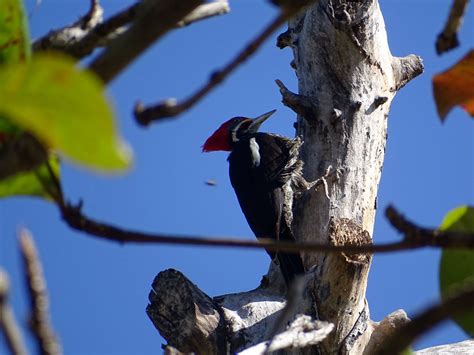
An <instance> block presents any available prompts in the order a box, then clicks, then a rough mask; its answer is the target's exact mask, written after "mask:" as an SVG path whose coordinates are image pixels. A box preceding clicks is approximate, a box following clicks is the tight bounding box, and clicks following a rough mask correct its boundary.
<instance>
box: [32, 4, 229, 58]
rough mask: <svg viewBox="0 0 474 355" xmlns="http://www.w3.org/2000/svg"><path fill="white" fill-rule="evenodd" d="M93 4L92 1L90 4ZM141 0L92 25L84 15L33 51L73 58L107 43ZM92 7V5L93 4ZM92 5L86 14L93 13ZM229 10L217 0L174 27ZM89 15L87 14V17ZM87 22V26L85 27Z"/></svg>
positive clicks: (131, 18) (120, 30)
mask: <svg viewBox="0 0 474 355" xmlns="http://www.w3.org/2000/svg"><path fill="white" fill-rule="evenodd" d="M93 4H94V3H93ZM141 6H142V2H137V3H135V4H134V5H132V6H130V7H129V8H127V9H124V10H122V11H120V12H118V13H116V14H115V15H113V16H112V17H110V18H109V19H107V20H106V21H104V22H102V14H101V17H100V20H98V21H95V22H94V25H93V26H91V22H90V21H85V19H86V18H87V15H86V16H84V17H83V18H82V19H80V20H79V21H77V22H76V23H74V24H72V25H71V26H67V27H64V28H61V29H58V30H55V31H51V32H49V33H48V34H47V35H45V36H43V37H41V38H39V39H38V40H36V41H35V42H34V43H33V50H35V51H43V50H49V49H54V50H60V51H62V52H64V53H67V54H69V55H71V56H73V57H75V58H78V59H81V58H84V57H85V56H87V55H89V54H91V53H92V51H93V50H94V49H96V48H98V47H103V46H106V45H107V44H108V43H110V42H111V40H113V39H114V38H116V37H117V36H118V35H119V34H121V33H123V32H124V31H125V26H127V25H128V24H130V23H131V22H133V21H134V20H135V18H136V16H137V14H138V13H139V11H140V8H141ZM92 8H93V7H92ZM92 8H91V10H90V11H89V13H88V14H90V13H93V12H92ZM229 11H230V8H229V4H228V2H227V1H226V0H217V1H214V2H211V3H207V4H203V5H200V6H198V7H197V8H196V9H195V10H194V11H192V12H191V13H190V14H189V15H188V16H186V17H185V18H184V19H182V20H181V21H179V22H178V23H177V24H176V25H175V27H182V26H187V25H189V24H191V23H193V22H196V21H200V20H204V19H207V18H209V17H212V16H217V15H222V14H225V13H227V12H229ZM89 17H90V16H89ZM84 24H87V26H84Z"/></svg>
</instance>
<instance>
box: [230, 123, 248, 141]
mask: <svg viewBox="0 0 474 355" xmlns="http://www.w3.org/2000/svg"><path fill="white" fill-rule="evenodd" d="M244 122H245V121H242V122H240V123H239V124H238V125H237V126H235V127H234V128H233V129H232V143H237V142H238V141H239V137H237V132H238V131H239V128H240V126H242V123H244Z"/></svg>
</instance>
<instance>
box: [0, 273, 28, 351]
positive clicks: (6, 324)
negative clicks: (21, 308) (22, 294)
mask: <svg viewBox="0 0 474 355" xmlns="http://www.w3.org/2000/svg"><path fill="white" fill-rule="evenodd" d="M9 288H10V283H9V280H8V276H7V273H6V272H4V271H3V270H2V269H1V268H0V331H1V332H3V334H4V336H5V342H6V344H7V348H8V349H9V350H10V353H11V354H12V355H26V354H27V351H26V347H25V342H24V340H23V336H22V334H21V331H20V328H19V327H18V324H17V321H16V319H15V316H14V315H13V312H12V309H11V307H10V305H9V304H8V290H9Z"/></svg>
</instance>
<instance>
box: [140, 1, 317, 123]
mask: <svg viewBox="0 0 474 355" xmlns="http://www.w3.org/2000/svg"><path fill="white" fill-rule="evenodd" d="M274 2H275V3H276V4H277V5H279V6H280V7H281V13H280V14H279V15H277V16H276V17H275V18H274V19H273V20H272V21H271V22H270V23H269V24H268V25H267V26H266V27H265V28H264V29H263V31H262V32H261V33H259V34H258V35H257V36H256V37H255V38H254V39H252V40H251V41H250V42H249V43H248V44H247V45H246V46H245V47H244V48H243V49H242V50H241V51H240V52H239V53H238V54H237V55H236V56H235V57H234V58H233V59H232V60H231V61H230V62H229V63H228V64H227V65H226V66H225V67H224V68H222V69H220V70H215V71H214V72H213V73H212V74H211V76H210V77H209V80H208V81H207V83H205V84H204V85H203V86H202V87H201V88H199V89H198V90H197V91H196V92H194V94H192V95H191V96H189V97H188V98H187V99H185V100H184V101H182V102H179V103H178V102H177V101H176V99H173V98H171V99H166V100H163V101H162V102H160V103H158V104H156V105H152V106H148V107H145V106H144V105H143V103H141V102H138V103H137V104H136V105H135V110H134V113H135V119H136V121H137V122H138V123H139V124H141V125H143V126H146V125H148V124H150V123H151V122H153V121H160V120H163V119H165V118H171V117H175V116H178V115H179V114H181V113H182V112H184V111H186V110H188V109H190V108H191V107H192V106H194V105H195V104H196V103H197V102H199V101H200V100H201V99H202V98H203V97H205V96H206V95H207V94H208V93H209V92H210V91H211V90H213V89H214V88H215V87H217V85H219V84H221V83H222V82H223V81H224V80H225V79H226V78H227V77H228V76H229V75H230V74H231V73H232V72H233V71H234V70H235V69H237V68H238V67H239V65H240V64H242V63H244V62H245V61H246V60H247V59H248V58H249V57H250V56H252V55H253V54H254V53H256V52H257V50H258V49H259V48H260V46H261V45H262V44H263V43H264V42H265V41H266V40H267V39H268V38H269V37H270V36H271V35H272V34H273V32H275V31H276V30H277V29H278V28H279V27H280V26H281V25H283V24H284V23H285V21H286V20H288V19H289V18H291V17H292V16H294V15H295V14H297V13H298V12H299V11H301V10H302V9H304V8H305V7H306V6H308V5H310V4H311V3H313V2H314V0H283V1H274Z"/></svg>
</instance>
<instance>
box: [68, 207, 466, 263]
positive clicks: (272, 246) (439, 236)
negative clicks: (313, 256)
mask: <svg viewBox="0 0 474 355" xmlns="http://www.w3.org/2000/svg"><path fill="white" fill-rule="evenodd" d="M60 209H61V213H62V218H63V220H64V221H65V222H66V223H67V224H68V225H69V226H70V227H71V228H73V229H76V230H78V231H82V232H85V233H87V234H88V235H90V236H95V237H99V238H102V239H107V240H110V241H115V242H119V243H139V244H174V245H199V246H211V247H233V248H250V249H267V250H273V251H284V252H288V253H299V252H301V251H304V252H307V253H310V252H326V253H341V252H344V253H350V254H371V253H388V252H394V251H402V250H414V249H419V248H423V247H439V248H440V247H442V248H455V249H458V248H470V249H472V248H474V238H472V237H470V236H469V235H466V234H463V233H454V234H451V233H446V232H438V231H433V233H434V235H435V241H433V240H430V239H429V237H428V236H429V234H426V235H425V234H421V237H420V236H419V235H418V234H416V237H411V236H410V237H407V238H405V239H404V240H401V241H399V242H393V243H387V244H378V245H373V244H362V245H361V244H357V245H356V244H345V245H333V244H324V243H314V242H282V241H275V240H272V239H259V240H258V241H257V240H245V239H235V238H231V237H209V236H185V235H172V234H151V233H142V232H138V231H130V230H125V229H121V228H119V227H116V226H113V225H109V224H105V223H102V222H99V221H95V220H93V219H90V218H89V217H87V216H85V215H84V214H83V213H82V211H81V209H82V203H80V204H79V205H77V206H73V205H71V204H68V203H62V204H60ZM389 209H391V210H393V211H395V210H394V209H393V207H391V208H390V207H389ZM390 213H391V212H390ZM395 213H396V215H398V212H396V211H395ZM403 221H405V220H403ZM405 222H406V221H405ZM417 228H418V227H417ZM418 229H419V230H421V231H423V230H425V229H422V228H418ZM426 231H431V230H429V229H426Z"/></svg>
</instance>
